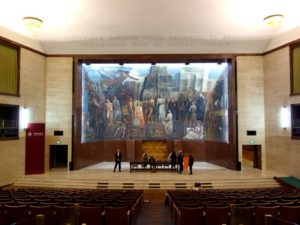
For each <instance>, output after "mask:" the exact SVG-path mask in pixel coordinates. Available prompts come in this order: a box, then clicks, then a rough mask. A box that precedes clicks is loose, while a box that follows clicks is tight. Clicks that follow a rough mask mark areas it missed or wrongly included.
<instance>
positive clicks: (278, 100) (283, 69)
mask: <svg viewBox="0 0 300 225" xmlns="http://www.w3.org/2000/svg"><path fill="white" fill-rule="evenodd" d="M289 66H290V62H289V48H288V47H287V48H284V49H281V50H278V51H276V52H273V53H270V54H268V55H266V56H264V85H265V118H266V159H267V169H268V170H272V171H276V172H278V173H282V174H283V175H292V176H294V177H297V178H298V179H300V167H299V163H298V161H299V160H298V159H299V158H300V140H293V139H291V127H290V126H289V127H288V128H287V130H284V129H283V128H281V126H280V110H281V108H282V107H284V106H288V108H289V110H290V104H293V103H300V96H290V67H289Z"/></svg>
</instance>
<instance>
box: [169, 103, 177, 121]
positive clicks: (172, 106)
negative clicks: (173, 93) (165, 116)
mask: <svg viewBox="0 0 300 225" xmlns="http://www.w3.org/2000/svg"><path fill="white" fill-rule="evenodd" d="M168 109H169V110H171V113H172V115H173V119H174V120H176V118H177V113H176V112H177V103H176V102H175V100H174V99H173V98H171V101H170V102H169V103H168Z"/></svg>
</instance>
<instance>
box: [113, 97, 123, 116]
mask: <svg viewBox="0 0 300 225" xmlns="http://www.w3.org/2000/svg"><path fill="white" fill-rule="evenodd" d="M112 105H113V118H114V121H120V120H122V114H121V104H120V101H119V100H118V99H117V97H116V96H114V100H113V102H112Z"/></svg>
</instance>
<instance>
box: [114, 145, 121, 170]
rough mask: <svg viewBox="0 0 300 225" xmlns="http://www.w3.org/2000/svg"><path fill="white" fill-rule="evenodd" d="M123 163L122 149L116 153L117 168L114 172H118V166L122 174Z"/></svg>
mask: <svg viewBox="0 0 300 225" xmlns="http://www.w3.org/2000/svg"><path fill="white" fill-rule="evenodd" d="M121 161H122V153H121V151H120V149H118V150H117V152H116V153H115V168H114V172H116V168H117V166H118V167H119V172H121Z"/></svg>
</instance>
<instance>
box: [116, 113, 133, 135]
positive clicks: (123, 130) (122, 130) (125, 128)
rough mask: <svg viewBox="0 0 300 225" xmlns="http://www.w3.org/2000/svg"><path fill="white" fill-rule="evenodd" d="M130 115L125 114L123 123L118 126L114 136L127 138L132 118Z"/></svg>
mask: <svg viewBox="0 0 300 225" xmlns="http://www.w3.org/2000/svg"><path fill="white" fill-rule="evenodd" d="M128 117H129V116H128V115H125V116H123V120H122V123H121V125H120V126H119V127H118V128H117V130H116V132H115V134H114V137H120V138H121V139H124V138H127V136H128V132H129V130H130V129H129V126H130V119H129V118H128Z"/></svg>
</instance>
